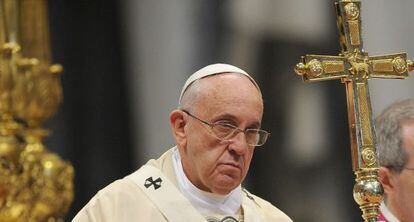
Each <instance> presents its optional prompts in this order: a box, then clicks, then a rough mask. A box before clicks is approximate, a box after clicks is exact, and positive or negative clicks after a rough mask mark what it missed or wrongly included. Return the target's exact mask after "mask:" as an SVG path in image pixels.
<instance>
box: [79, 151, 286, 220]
mask: <svg viewBox="0 0 414 222" xmlns="http://www.w3.org/2000/svg"><path fill="white" fill-rule="evenodd" d="M172 155H173V149H170V150H169V151H167V152H166V153H165V154H163V155H162V156H161V157H160V158H159V159H157V160H150V161H148V163H147V164H145V165H144V166H143V167H141V168H140V169H139V170H137V171H135V172H134V173H132V174H131V175H129V176H127V177H125V178H123V179H120V180H117V181H115V182H113V183H112V184H110V185H108V186H107V187H105V188H104V189H102V190H100V191H99V192H98V193H97V194H96V195H95V196H94V197H93V198H92V199H91V200H90V201H89V203H88V204H87V205H86V206H85V207H84V208H83V209H82V210H81V211H80V212H79V213H78V214H77V215H76V217H75V218H74V219H73V220H72V221H73V222H135V221H137V222H140V221H149V222H165V221H171V222H184V221H191V222H201V221H202V222H206V221H209V222H212V221H214V222H216V221H221V222H234V220H232V219H231V218H226V216H225V217H224V218H219V217H218V218H216V219H214V218H208V219H206V218H205V217H204V216H203V215H202V214H201V213H199V212H198V211H197V209H196V208H195V207H193V206H192V205H191V203H190V201H189V200H188V199H186V197H185V196H184V195H183V194H182V193H181V192H180V190H179V188H178V182H177V177H176V176H175V172H174V167H173V158H172ZM241 193H242V210H241V212H242V213H243V218H242V219H243V220H244V222H267V221H269V222H292V220H291V219H290V218H289V217H288V216H286V215H285V214H284V213H283V212H282V211H280V210H279V209H277V208H276V207H274V206H273V205H272V204H270V203H269V202H267V201H265V200H263V199H261V198H259V197H257V196H255V195H253V194H250V193H249V192H247V191H246V190H244V189H242V192H241ZM213 217H214V215H213ZM236 219H238V218H236Z"/></svg>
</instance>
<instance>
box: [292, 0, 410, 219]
mask: <svg viewBox="0 0 414 222" xmlns="http://www.w3.org/2000/svg"><path fill="white" fill-rule="evenodd" d="M335 8H336V13H337V25H338V30H339V41H340V45H341V54H340V55H339V56H321V55H306V56H302V59H301V62H300V63H298V64H297V65H296V67H295V71H296V73H297V74H299V75H300V76H302V78H303V80H304V81H306V82H315V81H322V80H331V79H341V81H342V82H343V83H345V85H346V91H347V106H348V122H349V134H350V140H351V155H352V165H353V170H354V172H355V174H356V184H355V186H354V199H355V201H356V202H357V203H358V204H359V205H360V208H361V210H362V213H363V215H362V217H363V218H364V220H365V221H367V222H375V221H376V217H377V214H378V207H379V204H380V202H381V199H382V194H383V189H382V186H381V184H380V182H379V181H378V168H379V163H378V159H377V151H376V140H375V132H374V124H373V119H372V111H371V102H370V96H369V87H368V80H369V79H371V78H397V79H403V78H406V77H407V76H408V72H409V71H412V70H413V69H414V65H413V62H412V61H411V60H407V55H406V53H398V54H392V55H381V56H372V57H370V56H368V53H367V52H364V50H363V48H362V36H361V16H360V8H361V2H360V1H357V0H354V1H351V0H341V1H339V2H336V3H335Z"/></svg>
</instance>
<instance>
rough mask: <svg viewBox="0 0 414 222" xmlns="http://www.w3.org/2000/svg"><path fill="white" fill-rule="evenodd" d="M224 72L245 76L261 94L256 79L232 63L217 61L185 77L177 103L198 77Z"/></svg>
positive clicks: (202, 77)
mask: <svg viewBox="0 0 414 222" xmlns="http://www.w3.org/2000/svg"><path fill="white" fill-rule="evenodd" d="M226 73H236V74H240V75H243V76H246V77H247V78H248V79H249V80H250V81H251V82H252V83H253V85H254V86H255V87H256V88H257V90H258V91H259V94H261V91H260V88H259V86H258V85H257V83H256V81H255V80H254V79H253V78H252V77H251V76H250V75H249V74H248V73H247V72H245V71H244V70H242V69H240V68H238V67H236V66H233V65H229V64H221V63H219V64H212V65H208V66H206V67H204V68H201V69H200V70H198V71H197V72H195V73H193V74H192V75H191V76H190V77H189V78H188V79H187V81H186V82H185V84H184V86H183V88H182V90H181V94H180V99H179V104H181V100H182V98H183V96H184V94H185V92H186V91H187V89H188V88H189V87H190V86H191V85H192V84H193V83H195V82H196V81H198V80H200V79H204V78H206V77H208V76H214V75H221V74H226Z"/></svg>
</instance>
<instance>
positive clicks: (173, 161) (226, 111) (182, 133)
mask: <svg viewBox="0 0 414 222" xmlns="http://www.w3.org/2000/svg"><path fill="white" fill-rule="evenodd" d="M262 115H263V100H262V95H261V91H260V89H259V87H258V85H257V83H256V82H255V81H254V80H253V78H252V77H251V76H250V75H248V74H247V73H246V72H245V71H243V70H241V69H239V68H237V67H235V66H232V65H228V64H213V65H209V66H206V67H204V68H202V69H200V70H198V71H197V72H195V73H194V74H192V75H191V76H190V77H189V78H188V80H187V81H186V83H185V84H184V87H183V88H182V91H181V95H180V99H179V107H178V108H177V109H175V110H173V111H172V112H171V113H170V126H171V129H172V133H173V136H174V138H175V141H176V146H175V147H173V148H171V149H169V150H168V151H167V152H166V153H164V154H163V155H162V156H161V157H160V158H159V159H157V160H149V161H148V162H147V163H146V164H145V165H144V166H142V167H141V168H140V169H139V170H137V171H136V172H134V173H132V174H131V175H129V176H126V177H125V178H123V179H121V180H117V181H115V182H113V183H112V184H110V185H109V186H107V187H105V188H104V189H102V190H101V191H99V192H98V193H97V194H96V195H95V196H94V197H93V198H92V199H91V200H90V201H89V203H88V204H87V205H86V206H85V207H84V208H83V209H82V210H81V211H80V212H79V213H78V214H77V215H76V216H75V218H74V219H73V221H75V222H86V221H88V222H89V221H90V222H97V221H114V222H115V221H116V222H124V221H125V222H126V221H128V222H130V221H177V222H183V221H191V222H196V221H208V222H236V221H245V222H255V221H257V222H264V221H272V222H291V221H292V220H291V219H290V218H289V217H288V216H287V215H286V214H284V213H283V212H282V211H280V210H279V209H277V208H276V207H274V206H273V205H272V204H270V203H269V202H267V201H265V200H263V199H261V198H260V197H257V196H255V195H253V194H251V193H249V192H248V191H247V190H246V189H244V188H243V187H242V186H241V183H242V182H243V180H244V178H245V177H246V174H247V172H248V170H249V166H250V162H251V159H252V157H253V152H254V149H255V147H256V146H261V145H263V144H264V143H265V142H266V140H267V138H268V135H269V133H268V132H266V131H264V130H261V129H260V126H261V121H262Z"/></svg>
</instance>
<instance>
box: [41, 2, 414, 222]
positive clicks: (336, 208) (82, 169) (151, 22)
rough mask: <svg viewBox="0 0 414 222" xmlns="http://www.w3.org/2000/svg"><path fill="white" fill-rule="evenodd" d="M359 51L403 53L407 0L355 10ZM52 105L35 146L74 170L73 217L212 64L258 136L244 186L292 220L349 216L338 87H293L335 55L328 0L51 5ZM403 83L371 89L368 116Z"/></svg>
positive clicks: (165, 137)
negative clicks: (257, 117) (58, 87)
mask: <svg viewBox="0 0 414 222" xmlns="http://www.w3.org/2000/svg"><path fill="white" fill-rule="evenodd" d="M362 4H363V6H362V10H363V12H362V14H363V28H364V29H363V31H364V41H365V49H366V50H367V51H368V52H370V54H371V55H372V54H380V53H381V54H383V53H392V52H399V51H408V53H409V55H411V56H414V45H413V44H410V39H412V38H413V37H414V31H413V30H414V29H413V24H412V23H411V22H410V21H412V20H413V19H414V15H413V14H412V13H411V14H410V11H409V9H410V8H413V7H414V2H412V1H409V0H401V1H398V3H396V2H395V1H386V0H377V1H362ZM49 17H50V25H51V30H50V31H51V39H52V49H53V54H54V62H58V63H61V64H62V65H63V66H64V68H65V72H64V74H63V75H62V85H63V90H64V103H63V105H62V106H61V107H60V110H59V112H58V113H57V115H56V116H55V117H54V118H53V119H51V120H50V121H49V122H48V124H47V127H49V128H51V129H52V130H53V135H52V136H51V137H50V138H48V139H47V145H48V148H49V149H50V150H52V151H54V152H57V153H59V154H60V155H61V156H62V157H63V158H64V159H67V160H69V161H70V162H72V164H73V165H74V167H75V170H76V178H75V187H76V192H75V200H74V203H73V205H72V209H71V211H70V213H69V215H68V219H71V218H72V217H73V216H74V215H75V214H76V212H77V211H79V210H80V209H81V208H82V206H83V205H85V204H86V203H87V202H88V200H89V199H90V198H91V197H92V196H93V195H94V194H95V193H96V192H97V191H98V190H99V189H101V188H103V187H104V186H106V185H108V184H109V183H110V182H112V181H114V180H115V179H118V178H122V177H124V176H126V175H127V174H129V173H131V172H133V171H134V170H136V169H138V168H139V167H140V165H142V164H144V163H145V162H146V161H147V160H148V159H150V158H156V157H158V156H159V155H160V154H161V153H163V152H164V151H165V150H167V149H168V148H170V147H172V146H173V145H174V143H173V139H172V136H171V135H170V129H169V124H168V114H169V112H170V111H171V110H172V109H174V108H175V107H176V105H177V100H178V96H179V92H180V90H181V87H182V85H183V84H184V81H185V79H186V78H187V77H188V76H189V75H191V74H192V73H193V72H194V71H196V70H198V69H199V68H201V67H203V66H205V65H208V64H211V63H218V62H220V63H230V64H233V65H236V66H238V67H240V68H242V69H244V70H246V71H247V72H249V73H251V74H252V75H253V76H254V78H255V79H256V80H257V81H258V83H259V85H260V86H261V88H262V91H263V94H264V101H265V113H264V119H263V128H265V129H268V130H269V131H270V132H271V133H272V135H271V138H270V141H269V142H268V143H267V144H266V145H265V146H264V147H260V148H258V149H257V150H256V151H255V157H254V160H253V162H252V165H251V170H250V173H249V177H248V178H247V180H246V181H245V186H246V187H248V189H249V190H250V191H251V192H253V193H256V194H258V195H259V196H262V197H263V198H265V199H267V200H269V201H271V202H272V203H273V204H275V205H276V206H277V207H279V208H280V209H282V210H283V211H284V212H286V213H287V214H288V215H290V216H291V217H292V219H293V220H294V221H306V222H320V221H335V222H349V221H361V219H360V210H359V209H358V206H357V204H356V203H355V202H354V200H353V197H352V187H353V184H354V175H353V172H352V168H351V159H350V150H349V135H348V126H347V113H346V98H345V87H344V86H343V85H342V84H341V83H340V82H339V81H329V82H321V83H314V84H305V83H303V82H302V81H301V79H300V77H299V76H297V75H296V74H295V73H294V72H293V67H294V65H295V64H296V63H297V62H299V58H300V56H301V55H304V54H328V55H337V54H338V53H339V45H338V42H337V30H336V20H335V15H334V9H333V1H331V0H314V1H299V0H296V1H287V0H285V1H281V0H279V1H266V0H256V1H248V0H238V1H225V0H209V1H194V0H180V1H178V0H172V1H167V0H160V1H153V0H124V1H118V0H86V1H69V0H51V1H49ZM413 84H414V81H413V78H411V79H409V80H405V81H398V80H393V81H381V80H375V81H371V85H370V86H371V95H372V103H373V111H374V115H378V114H379V112H380V111H381V110H382V109H383V108H384V107H385V106H386V105H388V104H390V103H391V102H393V101H395V100H398V99H403V98H409V97H413V96H414V88H413Z"/></svg>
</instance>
